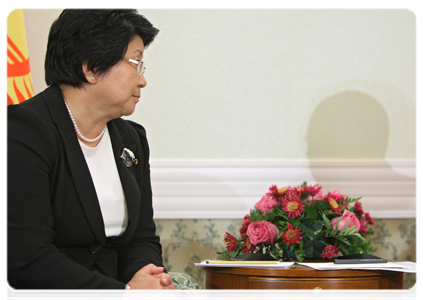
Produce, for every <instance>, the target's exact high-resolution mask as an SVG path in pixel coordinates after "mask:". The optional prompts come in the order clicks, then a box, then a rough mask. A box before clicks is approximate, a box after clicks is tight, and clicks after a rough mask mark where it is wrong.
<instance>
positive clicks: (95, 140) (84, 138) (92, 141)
mask: <svg viewBox="0 0 423 300" xmlns="http://www.w3.org/2000/svg"><path fill="white" fill-rule="evenodd" d="M65 105H66V108H67V109H68V112H69V116H70V118H71V120H72V123H73V127H75V131H76V134H78V136H79V137H80V138H81V139H82V140H83V141H85V142H87V143H94V142H97V141H98V140H99V139H101V137H102V136H103V135H104V133H105V132H106V127H107V126H104V128H103V130H102V131H101V132H100V134H99V135H98V136H97V137H96V138H93V139H88V138H86V137H85V136H83V135H82V133H81V132H80V131H79V128H78V125H76V122H75V119H74V118H73V115H72V112H71V110H70V108H69V106H68V104H67V103H66V100H65Z"/></svg>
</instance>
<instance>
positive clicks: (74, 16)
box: [44, 9, 159, 88]
mask: <svg viewBox="0 0 423 300" xmlns="http://www.w3.org/2000/svg"><path fill="white" fill-rule="evenodd" d="M158 32H159V30H158V29H156V28H154V27H153V25H152V24H151V23H150V22H149V21H148V20H147V19H146V18H144V17H143V16H141V15H140V14H138V13H137V11H136V10H135V9H131V10H123V9H117V10H105V9H93V10H90V9H84V10H76V9H69V10H64V11H63V12H62V13H61V14H60V16H59V18H58V19H57V20H56V21H54V22H53V24H52V25H51V28H50V34H49V37H48V44H47V52H46V59H45V64H44V67H45V80H46V83H47V85H52V84H69V85H71V86H74V87H78V88H79V87H81V86H82V83H83V82H87V80H86V78H85V76H84V73H83V71H82V65H83V64H84V63H87V66H88V69H89V70H90V71H94V72H95V73H96V74H98V75H101V74H104V73H105V72H107V71H108V70H109V69H110V68H111V67H112V66H114V65H115V64H116V63H118V62H119V61H120V60H121V59H122V58H123V56H124V55H125V53H126V51H127V48H128V44H129V43H130V42H131V41H132V40H133V38H134V37H135V36H136V35H139V36H140V37H141V39H142V40H143V42H144V47H145V48H147V46H148V45H149V44H150V43H151V42H152V41H153V40H154V38H155V37H156V35H157V33H158Z"/></svg>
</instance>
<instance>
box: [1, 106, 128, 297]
mask: <svg viewBox="0 0 423 300" xmlns="http://www.w3.org/2000/svg"><path fill="white" fill-rule="evenodd" d="M28 101H30V100H28ZM52 126H53V125H48V124H47V123H45V116H42V117H41V116H40V113H38V112H36V111H35V110H34V109H31V108H28V107H27V106H21V105H17V106H9V107H8V147H7V149H8V161H7V164H8V167H7V169H8V173H7V176H8V185H7V188H8V191H7V197H8V207H7V213H8V238H7V247H8V281H9V284H10V286H11V287H13V288H29V289H38V288H41V289H53V288H54V289H85V288H89V289H98V288H110V289H123V288H124V286H125V285H124V283H123V282H120V281H118V280H114V279H112V278H109V277H107V276H104V275H102V274H100V273H99V272H97V271H92V270H89V269H87V268H86V267H84V266H82V265H80V264H78V263H77V262H75V261H73V260H71V259H69V258H67V257H66V256H65V255H64V254H63V253H61V252H60V251H58V249H57V247H56V246H55V245H54V244H53V238H54V235H55V231H54V222H53V211H52V201H53V199H51V198H50V191H51V189H52V186H51V176H52V175H51V174H52V170H53V169H54V168H57V157H58V151H57V147H58V145H57V143H59V141H58V139H57V138H55V135H54V130H53V129H52Z"/></svg>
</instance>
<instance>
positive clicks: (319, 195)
mask: <svg viewBox="0 0 423 300" xmlns="http://www.w3.org/2000/svg"><path fill="white" fill-rule="evenodd" d="M324 198H325V197H324V196H323V191H321V190H320V191H319V192H318V193H317V194H316V195H314V196H312V195H309V196H308V198H307V200H310V201H316V200H323V199H324Z"/></svg>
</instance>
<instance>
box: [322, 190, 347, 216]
mask: <svg viewBox="0 0 423 300" xmlns="http://www.w3.org/2000/svg"><path fill="white" fill-rule="evenodd" d="M345 197H346V196H345V195H343V194H341V193H340V192H339V191H338V190H335V191H333V192H328V193H327V195H326V196H325V198H324V199H323V200H324V201H325V202H327V203H329V209H330V210H331V211H333V212H336V213H341V212H342V209H341V208H340V207H339V203H340V201H341V200H342V199H344V198H345Z"/></svg>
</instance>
